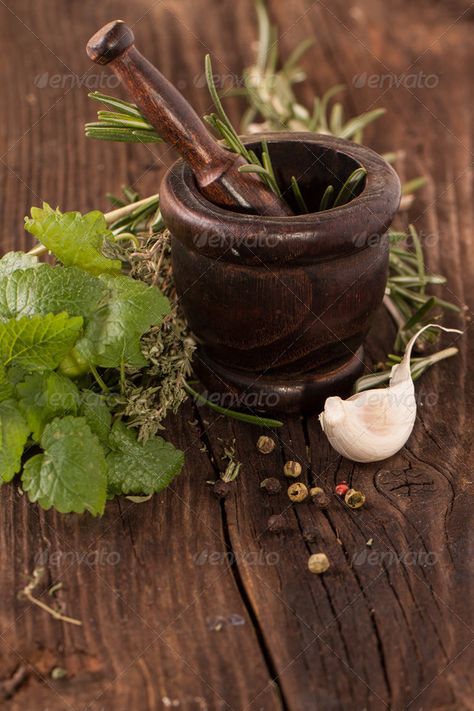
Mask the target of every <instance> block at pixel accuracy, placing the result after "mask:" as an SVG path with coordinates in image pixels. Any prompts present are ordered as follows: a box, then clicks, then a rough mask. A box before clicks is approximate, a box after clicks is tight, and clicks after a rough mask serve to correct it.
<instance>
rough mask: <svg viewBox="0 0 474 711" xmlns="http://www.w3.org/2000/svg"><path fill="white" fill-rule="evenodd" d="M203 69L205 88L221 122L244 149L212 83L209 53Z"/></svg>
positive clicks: (212, 76)
mask: <svg viewBox="0 0 474 711" xmlns="http://www.w3.org/2000/svg"><path fill="white" fill-rule="evenodd" d="M204 71H205V75H206V81H207V88H208V90H209V93H210V95H211V98H212V101H213V103H214V106H215V108H216V111H217V115H218V118H219V119H220V120H221V121H222V123H223V124H225V126H226V128H227V129H228V131H229V133H230V134H232V135H233V138H234V139H235V143H236V145H239V146H241V147H242V149H243V150H245V148H244V146H243V144H242V142H241V140H240V138H239V137H238V135H237V132H236V131H235V129H234V127H233V126H232V124H231V122H230V120H229V117H228V116H227V114H226V112H225V111H224V107H223V106H222V103H221V100H220V98H219V94H218V91H217V89H216V85H215V83H214V75H213V73H212V62H211V57H210V55H209V54H206V57H205V60H204Z"/></svg>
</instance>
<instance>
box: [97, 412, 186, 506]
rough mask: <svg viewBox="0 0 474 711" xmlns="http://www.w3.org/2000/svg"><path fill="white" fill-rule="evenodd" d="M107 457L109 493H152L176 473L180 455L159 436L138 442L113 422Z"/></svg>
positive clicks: (132, 435) (126, 429)
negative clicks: (110, 449)
mask: <svg viewBox="0 0 474 711" xmlns="http://www.w3.org/2000/svg"><path fill="white" fill-rule="evenodd" d="M109 445H110V447H111V448H112V452H110V453H109V454H108V455H107V465H108V490H109V494H111V495H114V494H154V493H156V492H158V491H161V490H162V489H164V488H166V487H167V486H168V485H169V484H170V483H171V482H172V481H173V479H174V478H175V476H177V474H179V472H180V471H181V468H182V466H183V463H184V454H183V452H181V451H180V450H179V449H175V447H173V445H172V444H170V443H169V442H166V441H165V440H164V439H162V438H161V437H153V438H151V439H149V440H147V441H146V442H138V440H137V436H136V434H135V432H133V431H132V430H130V429H128V428H127V427H126V426H125V425H124V424H123V423H122V422H120V421H117V422H115V423H114V425H113V427H112V431H111V434H110V437H109Z"/></svg>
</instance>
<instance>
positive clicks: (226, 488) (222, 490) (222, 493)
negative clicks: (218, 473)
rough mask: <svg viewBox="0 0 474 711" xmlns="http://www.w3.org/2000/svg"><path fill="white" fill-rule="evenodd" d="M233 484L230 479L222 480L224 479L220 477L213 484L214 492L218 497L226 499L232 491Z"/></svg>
mask: <svg viewBox="0 0 474 711" xmlns="http://www.w3.org/2000/svg"><path fill="white" fill-rule="evenodd" d="M231 486H232V485H231V483H230V481H222V479H219V480H218V481H216V482H215V483H214V484H213V487H212V493H213V494H214V496H215V497H216V498H218V499H225V498H226V496H228V495H229V493H230V490H231Z"/></svg>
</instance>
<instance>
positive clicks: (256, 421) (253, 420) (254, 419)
mask: <svg viewBox="0 0 474 711" xmlns="http://www.w3.org/2000/svg"><path fill="white" fill-rule="evenodd" d="M184 389H185V390H186V392H187V393H188V395H191V396H192V397H193V398H194V399H195V400H196V402H198V403H201V404H203V405H207V406H208V407H209V408H210V409H211V410H214V411H215V412H218V413H219V414H220V415H225V416H226V417H231V418H233V419H234V420H239V421H240V422H247V423H248V424H250V425H259V426H264V427H283V422H281V421H280V420H273V419H271V418H269V417H258V416H257V415H247V414H246V413H245V412H238V411H237V410H229V409H228V408H226V407H221V406H220V405H216V404H215V403H213V402H210V400H207V399H206V398H205V397H204V396H203V395H200V394H199V393H198V392H197V391H196V390H194V388H192V387H191V386H190V385H189V383H184Z"/></svg>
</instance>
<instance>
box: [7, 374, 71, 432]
mask: <svg viewBox="0 0 474 711" xmlns="http://www.w3.org/2000/svg"><path fill="white" fill-rule="evenodd" d="M16 389H17V394H18V405H19V408H20V410H21V412H22V413H23V416H24V417H25V419H26V421H27V423H28V426H29V428H30V430H31V432H32V433H33V439H35V440H36V441H37V442H38V441H39V440H40V439H41V435H42V433H43V430H44V427H45V425H46V424H47V423H48V422H49V421H50V420H52V419H53V418H55V417H59V416H60V415H68V414H76V412H77V409H78V406H79V399H80V395H79V390H78V389H77V388H76V386H75V385H74V383H73V382H71V380H69V378H65V377H64V376H63V375H60V374H59V373H54V372H52V373H34V374H33V375H28V376H27V377H26V378H25V380H24V381H23V382H22V383H19V384H18V385H17V388H16Z"/></svg>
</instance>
